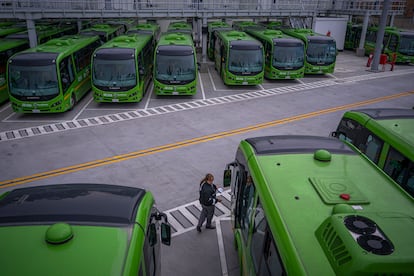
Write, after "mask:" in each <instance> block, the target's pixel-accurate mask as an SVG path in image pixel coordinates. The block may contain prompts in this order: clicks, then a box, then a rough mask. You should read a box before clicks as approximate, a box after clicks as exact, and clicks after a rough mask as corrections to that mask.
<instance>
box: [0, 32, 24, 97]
mask: <svg viewBox="0 0 414 276" xmlns="http://www.w3.org/2000/svg"><path fill="white" fill-rule="evenodd" d="M27 48H29V41H28V40H27V39H6V38H2V39H1V40H0V104H1V103H3V102H5V101H6V100H7V99H8V98H9V93H8V92H7V91H8V89H7V78H6V72H7V61H8V60H9V58H10V57H11V56H12V55H14V54H15V53H17V52H20V51H23V50H26V49H27Z"/></svg>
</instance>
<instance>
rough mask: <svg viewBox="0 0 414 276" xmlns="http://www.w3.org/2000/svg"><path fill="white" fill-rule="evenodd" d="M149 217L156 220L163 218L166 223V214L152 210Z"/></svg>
mask: <svg viewBox="0 0 414 276" xmlns="http://www.w3.org/2000/svg"><path fill="white" fill-rule="evenodd" d="M151 218H155V219H156V220H161V219H164V221H165V222H167V223H168V218H167V215H166V214H164V213H161V212H154V213H152V214H151Z"/></svg>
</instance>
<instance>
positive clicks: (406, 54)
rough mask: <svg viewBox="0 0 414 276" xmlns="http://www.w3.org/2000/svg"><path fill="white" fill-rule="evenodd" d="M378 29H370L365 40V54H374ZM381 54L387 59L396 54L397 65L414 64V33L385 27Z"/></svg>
mask: <svg viewBox="0 0 414 276" xmlns="http://www.w3.org/2000/svg"><path fill="white" fill-rule="evenodd" d="M377 33H378V27H370V28H368V30H367V35H366V39H365V45H364V48H365V54H366V55H369V54H371V53H374V50H375V44H376V42H377ZM382 47H383V48H382V52H383V53H384V54H387V55H388V57H389V59H392V55H393V54H394V53H395V54H396V60H395V62H397V63H414V31H403V30H400V29H398V28H395V27H386V28H385V32H384V39H383V41H382Z"/></svg>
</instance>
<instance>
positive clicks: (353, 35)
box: [344, 23, 362, 50]
mask: <svg viewBox="0 0 414 276" xmlns="http://www.w3.org/2000/svg"><path fill="white" fill-rule="evenodd" d="M361 33H362V25H361V24H352V23H348V24H347V25H346V34H345V43H344V49H347V50H355V49H357V48H358V47H359V42H360V40H361Z"/></svg>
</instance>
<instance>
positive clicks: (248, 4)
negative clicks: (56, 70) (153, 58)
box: [0, 0, 406, 18]
mask: <svg viewBox="0 0 414 276" xmlns="http://www.w3.org/2000/svg"><path fill="white" fill-rule="evenodd" d="M382 2H383V1H375V0H365V1H357V0H356V1H353V0H181V1H179V0H175V1H174V0H172V1H167V0H0V18H10V16H17V15H24V14H30V13H32V14H37V15H38V16H41V17H47V16H48V15H51V14H53V13H55V14H58V15H60V16H62V15H63V16H64V17H70V16H79V15H85V16H90V15H93V14H96V15H97V16H98V15H104V14H107V13H108V14H113V13H114V12H117V13H118V14H119V15H122V14H125V15H129V14H132V13H134V12H135V13H139V12H143V13H144V14H145V13H147V14H151V15H153V16H154V17H160V16H164V15H166V14H167V15H168V14H174V12H175V13H177V12H181V13H182V14H189V15H196V16H197V15H204V16H205V15H207V16H215V15H220V14H226V13H228V12H232V13H230V15H232V14H245V15H248V14H258V15H261V14H266V13H269V12H272V13H275V14H276V13H278V14H282V13H286V14H300V13H303V12H308V13H312V12H328V11H331V12H335V11H341V12H342V13H344V12H349V13H350V14H352V12H361V11H367V10H368V11H380V10H381V9H382ZM405 5H406V0H395V1H392V4H391V7H392V8H391V12H393V13H394V14H403V12H404V8H405ZM178 14H179V13H178Z"/></svg>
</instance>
